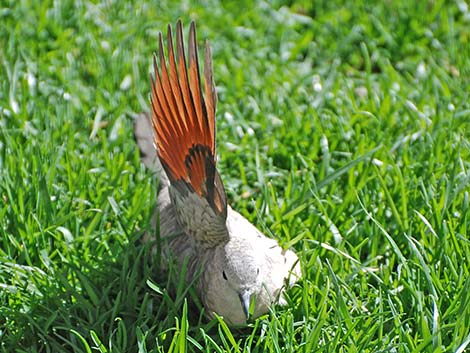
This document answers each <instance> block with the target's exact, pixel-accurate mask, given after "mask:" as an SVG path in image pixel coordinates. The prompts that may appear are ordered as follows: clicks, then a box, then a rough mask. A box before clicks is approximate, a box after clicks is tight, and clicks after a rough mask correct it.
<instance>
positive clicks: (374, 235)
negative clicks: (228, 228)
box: [0, 1, 470, 353]
mask: <svg viewBox="0 0 470 353" xmlns="http://www.w3.org/2000/svg"><path fill="white" fill-rule="evenodd" d="M178 18H181V19H182V20H183V22H184V23H185V25H188V24H189V21H190V19H195V20H196V21H197V27H198V35H199V41H200V45H201V46H202V43H203V39H205V38H207V39H209V40H210V42H211V46H212V51H213V62H214V71H215V73H214V74H215V80H216V84H217V90H218V97H219V103H218V114H217V127H218V135H217V143H218V153H219V166H220V171H221V174H222V177H223V180H224V183H225V185H226V188H227V193H228V196H229V199H230V202H231V204H232V206H233V207H234V208H236V209H237V210H238V211H240V212H241V213H242V214H244V215H245V216H246V217H248V218H249V219H250V220H251V221H252V222H254V223H255V224H256V225H257V226H258V227H259V228H260V229H261V230H263V232H265V233H266V234H268V235H269V236H271V237H274V238H276V239H277V240H279V242H280V243H281V244H282V245H283V246H285V247H292V248H293V249H294V250H295V251H296V252H297V253H298V255H299V257H300V259H301V262H302V267H303V280H302V281H301V282H300V283H299V284H298V285H297V286H295V287H294V288H293V289H292V290H289V291H288V292H287V302H288V305H287V306H286V307H276V306H275V307H273V308H272V311H271V312H270V313H269V314H267V315H265V316H263V317H261V318H260V319H258V320H257V321H255V322H253V323H251V324H250V325H249V326H248V327H246V328H230V327H228V326H227V325H226V324H225V323H224V321H223V318H217V319H214V320H213V321H208V320H207V319H206V318H205V317H204V312H203V310H204V309H203V308H202V307H201V304H200V301H199V300H198V298H197V296H196V295H195V291H194V289H193V288H187V287H186V286H185V284H184V283H183V282H181V281H178V279H177V278H178V276H177V275H178V273H179V271H180V269H174V268H170V270H169V271H168V273H163V272H162V270H161V268H160V266H159V263H158V262H157V261H152V259H154V256H153V255H152V252H151V250H152V249H151V244H143V243H142V241H141V238H142V236H143V234H144V232H145V231H146V230H148V229H149V228H150V218H151V215H152V212H153V210H154V207H155V194H156V188H157V184H158V181H156V180H154V177H153V176H152V175H151V173H150V172H148V171H146V170H145V169H144V168H143V167H142V166H141V165H140V163H139V154H138V151H137V150H136V146H135V144H134V141H133V135H132V119H133V116H134V114H136V113H139V112H141V111H142V110H145V109H148V92H149V82H148V81H149V78H148V74H149V72H150V64H151V57H152V52H153V51H154V50H155V49H156V41H157V34H158V31H160V30H164V31H166V25H167V24H168V23H173V24H174V23H176V20H177V19H178ZM469 40H470V9H469V6H468V4H466V3H465V2H464V1H456V2H449V3H448V2H443V1H434V2H427V1H421V2H416V3H412V2H411V3H410V2H407V1H393V2H384V3H383V4H372V3H370V4H369V2H367V1H355V2H351V3H350V4H343V3H341V2H340V1H298V2H294V1H292V2H289V1H275V2H273V3H265V2H253V3H251V2H248V1H242V2H233V3H227V2H223V3H222V2H220V3H219V2H216V1H203V2H198V3H197V4H196V5H194V6H193V5H191V6H190V5H189V4H188V3H185V4H183V5H178V4H176V2H171V1H170V2H168V3H166V2H158V3H148V2H144V1H136V2H134V3H132V4H131V3H126V2H109V1H108V2H104V3H99V4H95V3H93V2H88V1H76V2H74V1H42V2H29V1H7V2H5V3H4V4H2V7H1V8H0V48H1V50H0V170H1V173H0V349H1V351H3V352H95V351H99V352H137V351H139V352H182V351H184V350H187V351H190V352H225V351H232V352H299V351H300V352H306V353H309V352H458V353H461V352H464V351H465V350H466V349H468V344H469V343H470V294H469V293H470V266H469V258H470V240H469V237H468V234H467V233H468V227H469V224H470V223H469V222H470V210H469V191H470V187H469V183H470V172H469V168H470V140H469V136H470V128H469V126H470V125H469V124H470V104H469V99H468V98H469V97H468V96H469V92H470V82H469V79H468V77H470V59H469V58H470V46H469V44H468V43H469Z"/></svg>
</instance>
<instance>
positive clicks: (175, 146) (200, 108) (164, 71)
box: [151, 21, 226, 213]
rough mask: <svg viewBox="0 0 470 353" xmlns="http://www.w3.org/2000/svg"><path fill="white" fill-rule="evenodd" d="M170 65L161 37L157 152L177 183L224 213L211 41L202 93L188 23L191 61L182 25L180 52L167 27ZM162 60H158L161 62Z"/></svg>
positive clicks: (155, 104)
mask: <svg viewBox="0 0 470 353" xmlns="http://www.w3.org/2000/svg"><path fill="white" fill-rule="evenodd" d="M167 47H168V53H167V54H168V64H167V61H166V59H165V54H164V50H163V38H162V35H161V34H160V35H159V50H158V58H157V55H155V56H154V74H155V79H153V78H152V79H151V81H152V82H151V84H152V93H151V100H152V120H153V126H154V130H155V143H156V145H157V153H158V157H159V159H160V161H161V162H162V165H163V167H164V169H165V171H166V173H167V175H168V177H169V179H170V181H172V182H173V183H174V184H175V185H176V186H177V185H181V183H180V182H179V181H184V182H185V184H186V186H188V187H189V188H190V190H193V191H194V192H196V193H197V194H198V195H199V196H201V197H204V198H206V199H207V200H208V201H209V203H210V204H211V205H213V207H215V209H216V210H217V211H218V212H220V213H224V212H225V209H226V200H225V192H224V190H223V185H222V182H221V180H220V177H219V176H218V173H217V170H216V158H215V154H216V151H215V109H216V104H217V96H216V92H215V86H214V81H213V73H212V61H211V57H210V55H211V52H210V47H209V43H208V42H206V48H205V49H206V50H205V57H204V93H203V91H202V83H201V77H200V73H199V60H198V51H197V41H196V27H195V24H194V22H192V23H191V25H190V30H189V43H188V60H186V55H185V50H184V45H183V26H182V24H181V21H178V22H177V26H176V53H177V56H176V58H175V52H174V47H173V36H172V32H171V26H170V25H169V26H168V44H167ZM157 62H158V64H157Z"/></svg>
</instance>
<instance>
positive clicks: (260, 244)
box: [134, 20, 301, 326]
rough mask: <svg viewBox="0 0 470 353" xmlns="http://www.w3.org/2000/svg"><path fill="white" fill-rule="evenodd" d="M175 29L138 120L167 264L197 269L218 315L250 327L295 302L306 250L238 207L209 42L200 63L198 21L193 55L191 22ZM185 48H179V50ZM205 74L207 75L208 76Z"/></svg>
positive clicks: (157, 60) (189, 277)
mask: <svg viewBox="0 0 470 353" xmlns="http://www.w3.org/2000/svg"><path fill="white" fill-rule="evenodd" d="M175 42H176V43H174V40H173V34H172V27H171V25H170V24H169V25H168V29H167V56H165V52H164V45H163V35H162V33H161V32H160V33H159V36H158V52H157V53H154V55H153V75H152V74H151V75H150V84H151V93H150V107H151V113H150V114H148V113H142V114H139V115H138V116H137V118H136V119H135V122H134V136H135V139H136V142H137V145H138V146H139V148H140V152H141V158H142V161H143V163H144V164H145V165H146V166H147V167H149V168H150V169H152V170H153V171H154V172H156V173H157V174H159V178H160V179H159V191H158V195H157V207H156V214H155V219H157V218H158V222H157V221H156V220H155V221H154V224H158V225H159V228H160V229H159V236H160V239H161V242H162V244H163V245H162V246H161V248H162V250H161V251H162V254H163V258H164V259H166V261H176V263H177V264H178V265H179V266H183V265H185V266H187V269H186V278H185V280H186V282H187V283H195V287H196V290H197V293H198V296H199V298H200V300H201V302H202V304H203V306H204V312H205V313H206V314H207V316H208V318H209V319H212V318H214V317H215V316H216V315H218V316H220V317H222V318H223V319H224V321H225V322H226V323H227V324H229V325H232V326H239V325H246V324H247V323H248V322H250V320H254V319H256V318H258V317H259V316H261V315H263V314H266V313H268V312H269V308H270V307H271V305H273V304H275V303H278V304H281V305H282V304H285V303H286V301H285V298H284V288H285V287H292V286H293V285H294V284H295V283H297V282H298V281H299V280H300V278H301V267H300V262H299V259H298V257H297V255H296V254H295V253H294V252H293V251H292V250H289V249H283V248H282V247H281V246H280V245H279V244H278V242H277V241H276V240H274V239H272V238H268V237H267V236H266V235H264V234H263V233H262V232H260V231H259V230H258V229H257V228H256V227H255V226H254V225H253V224H252V223H250V222H249V221H248V220H247V219H246V218H245V217H244V216H242V215H241V214H240V213H238V212H237V211H235V210H234V209H232V208H231V207H230V205H228V203H227V196H226V192H225V188H224V184H223V182H222V178H221V176H220V174H219V172H218V170H217V151H216V105H217V93H216V87H215V83H214V78H213V67H212V55H211V49H210V45H209V41H207V40H206V42H205V53H204V64H203V71H202V70H201V69H200V65H199V58H198V48H197V39H196V25H195V22H194V21H191V23H190V28H189V40H188V46H187V54H186V51H185V48H184V38H183V24H182V22H181V20H178V21H177V23H176V41H175ZM175 45H176V54H175V48H174V46H175ZM200 70H201V71H202V76H201V72H200Z"/></svg>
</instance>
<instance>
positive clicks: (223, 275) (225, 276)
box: [222, 271, 227, 281]
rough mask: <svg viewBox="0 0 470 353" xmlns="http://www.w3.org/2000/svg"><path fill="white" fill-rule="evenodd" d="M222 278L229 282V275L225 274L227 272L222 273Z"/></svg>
mask: <svg viewBox="0 0 470 353" xmlns="http://www.w3.org/2000/svg"><path fill="white" fill-rule="evenodd" d="M222 277H224V280H226V281H227V275H226V274H225V271H222Z"/></svg>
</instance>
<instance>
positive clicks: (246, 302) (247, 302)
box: [238, 291, 251, 320]
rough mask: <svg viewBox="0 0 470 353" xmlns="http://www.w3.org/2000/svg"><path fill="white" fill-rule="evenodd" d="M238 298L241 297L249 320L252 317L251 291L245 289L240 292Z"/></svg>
mask: <svg viewBox="0 0 470 353" xmlns="http://www.w3.org/2000/svg"><path fill="white" fill-rule="evenodd" d="M238 298H240V303H241V304H242V308H243V312H244V313H245V317H246V319H247V320H248V319H249V318H250V304H251V293H250V292H249V291H244V292H243V293H241V294H238Z"/></svg>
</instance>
